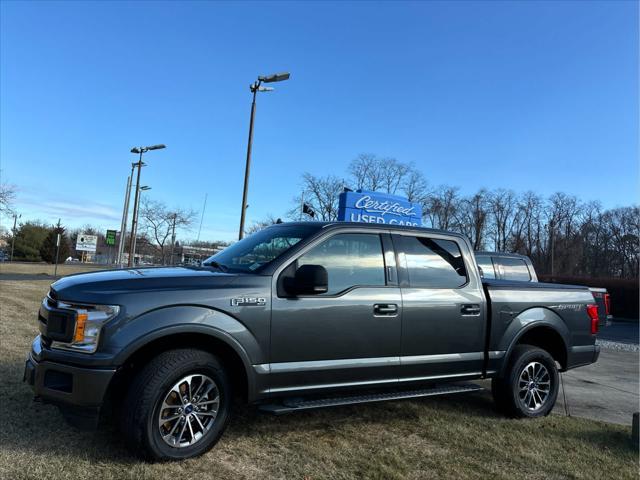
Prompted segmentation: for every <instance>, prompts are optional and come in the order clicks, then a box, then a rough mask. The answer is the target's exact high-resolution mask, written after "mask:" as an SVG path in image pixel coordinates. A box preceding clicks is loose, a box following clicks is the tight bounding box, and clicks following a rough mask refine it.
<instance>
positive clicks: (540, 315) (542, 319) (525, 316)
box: [499, 308, 570, 376]
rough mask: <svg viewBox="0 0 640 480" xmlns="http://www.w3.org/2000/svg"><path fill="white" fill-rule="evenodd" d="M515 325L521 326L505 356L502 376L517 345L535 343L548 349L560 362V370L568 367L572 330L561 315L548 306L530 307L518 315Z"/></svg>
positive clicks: (501, 369)
mask: <svg viewBox="0 0 640 480" xmlns="http://www.w3.org/2000/svg"><path fill="white" fill-rule="evenodd" d="M516 320H519V321H518V322H514V325H516V326H519V329H518V332H517V333H516V334H515V335H514V336H513V338H512V340H511V341H510V343H509V346H508V348H507V350H506V354H505V356H504V361H503V363H502V367H501V368H500V372H499V374H500V376H502V375H503V374H504V372H505V370H506V368H507V365H508V362H509V359H510V357H511V354H512V353H513V349H514V348H515V347H516V346H517V345H533V346H535V347H538V348H541V349H542V350H545V351H547V352H548V353H549V354H550V355H551V356H552V357H553V359H554V360H555V361H557V362H558V363H559V364H560V370H561V371H564V370H566V368H567V365H568V360H569V339H570V332H569V330H568V328H567V326H566V324H565V323H564V321H563V320H562V318H561V317H560V316H558V315H557V314H556V313H555V312H553V311H551V310H549V309H546V308H535V309H530V310H527V311H525V312H523V313H522V314H520V315H519V316H518V318H517V319H516Z"/></svg>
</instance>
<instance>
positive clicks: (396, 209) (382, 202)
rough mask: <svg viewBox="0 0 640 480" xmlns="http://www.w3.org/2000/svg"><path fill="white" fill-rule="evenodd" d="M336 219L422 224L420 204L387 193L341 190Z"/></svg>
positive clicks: (393, 223)
mask: <svg viewBox="0 0 640 480" xmlns="http://www.w3.org/2000/svg"><path fill="white" fill-rule="evenodd" d="M338 220H340V221H344V222H364V223H388V224H390V225H410V226H417V227H419V226H421V225H422V206H421V205H420V204H419V203H413V202H410V201H409V200H407V199H406V198H403V197H398V196H397V195H389V194H388V193H379V192H368V191H366V190H358V191H356V192H343V193H341V194H340V203H339V206H338Z"/></svg>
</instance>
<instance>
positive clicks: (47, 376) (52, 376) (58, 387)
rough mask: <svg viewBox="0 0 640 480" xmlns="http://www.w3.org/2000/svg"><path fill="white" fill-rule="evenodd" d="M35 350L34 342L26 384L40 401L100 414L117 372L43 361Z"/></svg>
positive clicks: (25, 369)
mask: <svg viewBox="0 0 640 480" xmlns="http://www.w3.org/2000/svg"><path fill="white" fill-rule="evenodd" d="M36 340H39V339H36ZM37 343H38V344H39V342H37ZM35 350H36V342H35V341H34V347H33V349H32V351H31V352H30V353H29V356H28V358H27V360H26V363H25V368H24V376H23V381H24V382H26V383H28V384H29V385H31V388H32V389H33V391H34V393H35V395H36V397H39V398H41V399H42V400H44V401H46V402H50V403H56V404H59V405H61V406H72V407H76V406H77V407H81V408H88V409H95V410H96V411H97V410H99V408H100V407H101V406H102V403H103V401H104V397H105V394H106V393H107V389H108V387H109V384H110V383H111V379H112V378H113V376H114V375H115V373H116V370H115V369H108V368H82V367H78V366H72V365H67V364H64V363H58V362H53V361H48V360H40V361H39V360H38V359H37V357H38V356H39V352H37V351H35Z"/></svg>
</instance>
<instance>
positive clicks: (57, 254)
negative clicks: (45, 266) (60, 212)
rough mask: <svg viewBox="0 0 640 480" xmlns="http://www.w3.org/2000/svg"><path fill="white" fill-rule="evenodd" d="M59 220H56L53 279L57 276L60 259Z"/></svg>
mask: <svg viewBox="0 0 640 480" xmlns="http://www.w3.org/2000/svg"><path fill="white" fill-rule="evenodd" d="M60 227H61V225H60V219H58V225H57V230H58V232H57V234H56V264H55V267H54V268H53V276H54V277H55V276H56V275H58V259H59V258H60V237H61V235H60Z"/></svg>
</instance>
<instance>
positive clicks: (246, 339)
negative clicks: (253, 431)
mask: <svg viewBox="0 0 640 480" xmlns="http://www.w3.org/2000/svg"><path fill="white" fill-rule="evenodd" d="M184 333H192V334H200V335H203V336H208V337H212V338H215V339H217V340H220V341H222V342H224V343H225V344H226V345H227V346H229V347H231V348H232V349H233V350H234V352H235V353H236V354H237V355H238V357H239V358H240V359H241V360H242V363H243V366H244V370H245V372H246V374H247V380H248V382H249V385H248V388H249V393H250V395H252V393H253V389H254V387H255V385H256V380H257V379H256V378H255V371H254V369H253V367H252V365H254V364H259V363H267V359H266V358H265V355H264V352H262V350H261V348H260V346H259V344H258V341H257V339H256V338H255V337H254V335H253V334H252V333H251V332H250V331H249V330H248V329H247V328H246V327H245V326H244V325H243V324H242V323H241V322H239V321H238V320H237V319H235V318H233V317H232V316H230V315H228V314H226V313H224V312H221V311H219V310H214V309H211V308H207V307H200V306H191V305H184V306H173V307H166V308H160V309H157V310H152V311H150V312H147V313H145V314H143V315H140V316H138V317H135V318H132V319H127V320H125V321H124V323H122V324H117V325H114V330H113V332H111V335H109V337H108V339H107V341H106V342H105V345H104V348H105V350H107V351H110V352H111V353H112V355H113V360H112V364H113V365H114V366H121V365H123V364H124V363H125V362H126V361H127V359H128V358H130V357H131V355H133V354H134V353H135V352H137V351H138V350H140V349H141V348H143V347H144V346H145V345H148V344H150V343H151V342H153V341H155V340H158V339H160V338H163V337H167V336H170V335H175V334H184Z"/></svg>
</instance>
